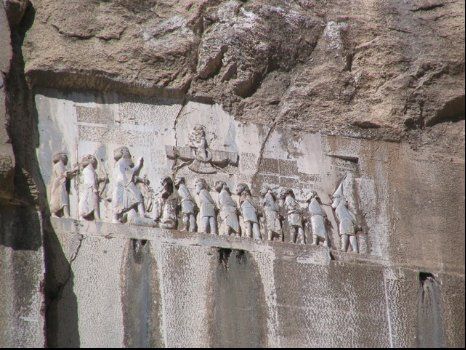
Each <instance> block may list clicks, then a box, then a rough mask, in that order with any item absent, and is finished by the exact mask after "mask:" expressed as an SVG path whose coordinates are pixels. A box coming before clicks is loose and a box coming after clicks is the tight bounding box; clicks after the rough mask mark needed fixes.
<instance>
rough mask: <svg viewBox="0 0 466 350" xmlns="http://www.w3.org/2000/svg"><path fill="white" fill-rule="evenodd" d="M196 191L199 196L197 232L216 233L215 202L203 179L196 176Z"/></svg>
mask: <svg viewBox="0 0 466 350" xmlns="http://www.w3.org/2000/svg"><path fill="white" fill-rule="evenodd" d="M194 186H195V188H196V193H197V195H198V198H199V216H200V225H199V232H201V233H209V232H210V233H211V234H214V235H216V234H217V219H216V218H215V217H216V214H215V209H216V208H215V202H214V200H213V199H212V196H211V195H210V193H209V191H208V186H207V183H206V181H205V180H204V179H202V178H198V179H196V182H195V185H194Z"/></svg>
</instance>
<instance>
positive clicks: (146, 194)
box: [50, 147, 360, 252]
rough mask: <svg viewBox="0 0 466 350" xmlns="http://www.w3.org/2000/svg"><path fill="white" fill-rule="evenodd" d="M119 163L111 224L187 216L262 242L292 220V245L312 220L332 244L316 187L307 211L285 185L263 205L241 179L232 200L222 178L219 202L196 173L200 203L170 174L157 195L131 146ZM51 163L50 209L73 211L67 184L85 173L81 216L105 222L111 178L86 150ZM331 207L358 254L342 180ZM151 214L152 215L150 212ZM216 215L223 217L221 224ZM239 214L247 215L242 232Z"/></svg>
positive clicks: (316, 240) (266, 191)
mask: <svg viewBox="0 0 466 350" xmlns="http://www.w3.org/2000/svg"><path fill="white" fill-rule="evenodd" d="M114 160H115V166H114V170H113V181H114V184H113V190H112V195H111V198H107V199H106V200H107V201H109V202H111V206H112V215H113V222H116V223H129V224H135V225H142V226H150V227H157V226H158V227H161V228H166V229H178V228H179V227H178V218H181V221H182V225H181V226H182V227H181V229H182V230H186V231H189V232H200V233H211V234H220V235H227V236H230V235H234V236H236V237H247V238H254V239H255V240H260V239H261V230H260V226H262V227H263V231H264V232H265V234H266V236H267V239H268V240H270V241H272V240H279V241H283V239H284V227H285V222H286V225H287V227H288V229H289V234H290V242H291V243H300V244H305V243H306V235H305V227H306V225H307V226H308V227H309V231H310V236H311V237H312V242H311V244H314V245H319V244H323V245H324V246H327V247H328V246H329V236H328V224H329V221H328V219H327V215H326V212H325V210H324V209H323V208H322V205H323V204H322V202H321V200H320V198H319V196H318V194H317V192H315V191H311V192H310V194H309V196H308V197H307V200H306V203H307V206H306V208H302V207H301V205H300V203H299V202H298V201H297V200H296V198H295V195H294V193H293V190H292V189H284V188H280V190H279V191H278V193H276V192H275V191H273V190H272V189H271V188H270V187H264V188H263V189H262V190H261V191H260V196H261V199H260V206H257V205H256V204H255V202H254V200H253V197H252V195H251V190H250V188H249V186H248V185H247V184H245V183H239V184H237V186H236V189H235V193H236V195H238V196H239V202H238V203H237V202H235V201H234V200H233V198H232V193H231V190H230V188H229V187H228V185H227V184H226V183H225V182H223V181H217V182H216V183H215V186H214V190H215V191H216V192H218V201H217V203H215V201H214V199H213V198H212V196H211V194H210V191H209V190H210V189H209V186H208V184H207V182H206V181H205V179H203V178H197V179H196V181H195V191H196V194H197V198H198V200H197V202H196V201H195V200H194V198H193V196H192V195H191V193H190V191H189V189H188V187H187V186H186V183H185V179H184V178H183V177H178V178H176V179H175V180H173V179H172V178H171V177H165V178H164V179H163V180H162V183H161V190H160V192H159V193H158V194H157V195H156V198H153V190H152V189H151V188H150V186H149V181H148V180H147V179H146V178H140V177H139V176H138V174H139V171H140V169H141V168H142V166H143V158H139V159H138V161H137V163H136V164H134V163H133V161H132V156H131V154H130V152H129V149H128V148H127V147H119V148H117V149H116V150H115V151H114ZM53 163H54V165H53V172H52V179H51V185H50V188H51V190H50V191H51V192H50V211H51V213H52V214H53V215H54V216H65V217H69V216H70V207H69V203H70V201H69V190H68V188H69V186H68V183H69V180H70V179H71V178H73V177H75V176H76V175H77V174H79V175H80V189H79V201H78V202H79V204H78V207H79V208H78V212H79V217H80V218H82V219H84V220H92V219H96V220H99V219H100V205H99V203H100V201H101V200H102V199H103V195H102V194H103V189H104V187H105V185H106V184H107V183H108V180H109V179H108V177H107V176H103V177H99V176H98V175H97V172H96V170H97V166H98V162H97V159H96V157H95V156H93V155H86V156H84V157H83V158H82V159H81V161H80V162H79V163H78V164H76V165H75V166H74V167H73V169H72V170H68V168H67V164H68V157H67V155H66V153H64V152H60V153H57V154H55V155H54V157H53ZM102 184H103V186H101V185H102ZM331 206H332V208H333V210H334V211H335V216H336V219H337V221H338V233H339V235H340V237H341V249H342V250H343V251H347V250H348V247H349V245H351V248H352V251H353V252H358V251H359V249H358V242H357V235H356V234H357V232H358V231H359V230H360V227H359V225H358V223H357V220H356V216H355V215H354V213H353V212H352V211H351V210H350V209H349V207H348V202H347V200H346V198H345V196H344V194H343V188H342V185H340V186H339V187H338V189H337V190H336V192H335V193H334V194H333V196H332V204H331ZM258 207H259V209H258ZM148 212H153V214H152V217H151V215H149V214H148ZM217 216H219V217H220V225H218V222H217ZM240 219H242V220H243V224H244V225H243V231H242V229H241V225H240ZM197 222H199V227H197ZM218 228H219V229H220V232H218V231H219V229H218Z"/></svg>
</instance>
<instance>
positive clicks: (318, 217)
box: [307, 191, 328, 247]
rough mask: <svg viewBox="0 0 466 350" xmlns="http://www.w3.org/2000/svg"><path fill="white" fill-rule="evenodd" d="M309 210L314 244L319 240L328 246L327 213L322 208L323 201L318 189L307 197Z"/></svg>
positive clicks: (317, 243)
mask: <svg viewBox="0 0 466 350" xmlns="http://www.w3.org/2000/svg"><path fill="white" fill-rule="evenodd" d="M307 203H308V207H307V209H308V211H309V218H310V220H309V221H310V222H309V223H310V226H311V227H310V229H311V233H312V243H311V244H313V245H319V242H323V245H324V246H325V247H328V234H327V227H326V220H327V214H326V213H325V211H324V209H322V202H321V200H320V197H319V195H318V194H317V192H316V191H311V193H310V194H309V197H308V199H307Z"/></svg>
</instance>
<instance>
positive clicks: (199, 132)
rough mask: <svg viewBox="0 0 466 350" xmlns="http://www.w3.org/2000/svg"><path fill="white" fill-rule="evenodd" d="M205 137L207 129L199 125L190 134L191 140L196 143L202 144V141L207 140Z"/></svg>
mask: <svg viewBox="0 0 466 350" xmlns="http://www.w3.org/2000/svg"><path fill="white" fill-rule="evenodd" d="M205 135H206V134H205V127H204V126H203V125H200V124H197V125H195V126H194V128H193V130H192V131H191V132H190V133H189V140H190V141H191V142H195V143H197V142H201V141H202V139H205Z"/></svg>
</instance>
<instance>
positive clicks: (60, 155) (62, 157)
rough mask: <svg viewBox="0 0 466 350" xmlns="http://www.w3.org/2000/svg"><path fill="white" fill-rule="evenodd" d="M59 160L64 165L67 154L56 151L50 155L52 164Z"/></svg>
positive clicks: (66, 162)
mask: <svg viewBox="0 0 466 350" xmlns="http://www.w3.org/2000/svg"><path fill="white" fill-rule="evenodd" d="M60 161H61V162H62V163H63V164H65V165H67V164H68V156H67V154H66V153H65V152H57V153H55V154H54V155H53V157H52V162H53V164H56V163H58V162H60Z"/></svg>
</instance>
